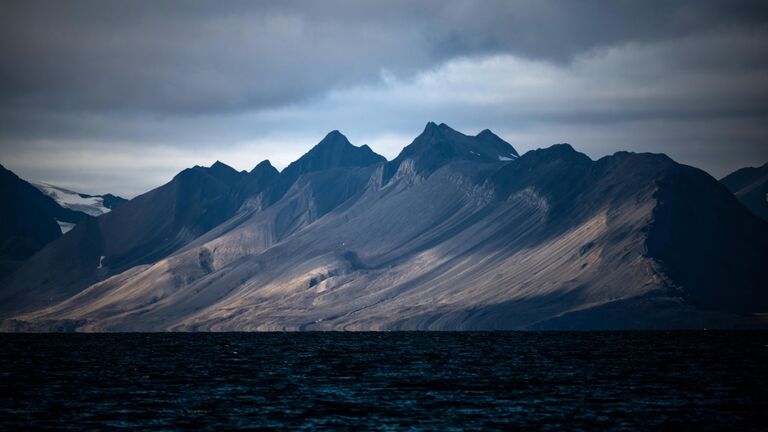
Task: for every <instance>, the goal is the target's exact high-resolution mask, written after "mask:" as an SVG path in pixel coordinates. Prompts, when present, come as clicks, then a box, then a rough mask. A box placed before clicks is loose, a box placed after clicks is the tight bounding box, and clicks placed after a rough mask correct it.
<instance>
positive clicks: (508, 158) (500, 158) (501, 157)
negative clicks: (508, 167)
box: [499, 155, 517, 161]
mask: <svg viewBox="0 0 768 432" xmlns="http://www.w3.org/2000/svg"><path fill="white" fill-rule="evenodd" d="M516 158H517V156H514V155H510V157H507V156H499V160H500V161H511V160H513V159H516Z"/></svg>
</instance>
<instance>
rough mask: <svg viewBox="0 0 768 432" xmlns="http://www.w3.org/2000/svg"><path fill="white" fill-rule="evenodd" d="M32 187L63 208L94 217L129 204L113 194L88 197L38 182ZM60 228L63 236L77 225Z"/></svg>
mask: <svg viewBox="0 0 768 432" xmlns="http://www.w3.org/2000/svg"><path fill="white" fill-rule="evenodd" d="M32 185H33V186H34V187H36V188H37V189H39V190H40V192H42V193H44V194H46V195H48V196H49V197H51V198H53V199H54V201H56V202H57V203H58V204H59V205H60V206H61V207H64V208H68V209H70V210H74V211H79V212H81V213H85V214H87V215H89V216H93V217H96V216H100V215H102V214H104V213H107V212H109V211H110V210H112V209H113V208H116V207H119V206H121V205H123V204H125V203H126V202H128V200H127V199H125V198H121V197H119V196H115V195H112V194H105V195H88V194H83V193H79V192H74V191H71V190H69V189H64V188H62V187H59V186H55V185H52V184H50V183H43V182H38V183H32ZM59 226H60V227H61V232H62V234H66V233H67V232H68V231H69V230H71V229H72V228H74V226H75V225H74V224H72V223H66V222H59Z"/></svg>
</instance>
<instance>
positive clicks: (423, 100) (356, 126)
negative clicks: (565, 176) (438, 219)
mask: <svg viewBox="0 0 768 432" xmlns="http://www.w3.org/2000/svg"><path fill="white" fill-rule="evenodd" d="M766 9H767V8H766V6H765V3H764V2H748V1H744V2H709V1H691V2H658V3H655V2H651V3H650V4H649V3H647V2H642V3H641V2H602V1H593V2H589V1H587V2H567V1H562V2H555V1H541V2H507V1H504V2H492V1H478V2H471V1H434V2H432V1H427V2H418V3H416V2H396V1H395V2H372V1H371V2H334V1H324V2H279V3H278V2H262V3H256V2H242V3H240V2H226V3H223V4H222V3H219V2H183V3H181V2H157V1H153V2H106V1H94V2H86V1H79V2H36V1H25V2H5V3H3V4H2V5H0V53H2V55H0V150H1V151H2V157H1V158H0V159H2V160H0V162H2V163H3V164H5V165H8V166H9V167H10V168H11V169H15V170H16V171H18V172H20V173H21V174H22V175H24V176H26V177H29V178H35V179H41V180H48V181H52V182H58V183H62V184H65V185H66V186H71V187H80V188H81V189H85V190H86V191H90V192H116V193H123V194H126V195H135V194H137V193H140V192H142V191H144V190H146V189H148V188H151V187H154V186H157V185H159V184H160V183H162V182H163V181H165V180H167V179H168V178H170V176H172V175H173V174H174V173H175V172H176V171H178V170H179V169H181V168H183V167H185V166H189V165H194V164H196V163H197V164H202V163H210V162H212V161H213V160H216V159H221V160H223V161H225V162H228V163H230V164H232V165H233V166H236V167H238V168H242V169H248V168H250V166H252V165H255V163H257V162H258V161H259V160H261V159H264V158H270V159H272V160H273V162H274V163H275V164H276V165H282V166H284V165H286V164H287V162H289V161H290V160H292V159H295V158H296V157H298V156H300V155H301V154H302V153H303V152H305V151H306V150H308V148H309V147H310V146H311V145H312V144H314V143H315V142H317V141H318V140H319V139H320V138H321V137H322V136H323V134H324V133H325V132H327V131H328V130H331V129H341V130H342V131H343V132H346V133H347V134H348V136H349V137H350V138H351V139H352V140H353V142H355V143H357V144H362V143H369V144H370V145H371V146H372V147H373V148H374V150H377V151H379V152H380V153H382V154H384V155H385V156H388V157H393V156H394V155H395V154H396V153H397V151H399V149H400V148H402V147H403V146H404V145H406V144H408V142H409V140H410V139H412V138H413V137H414V136H415V135H416V134H417V133H418V132H419V130H420V128H421V127H423V124H424V123H426V121H428V120H436V121H441V122H446V123H448V124H450V125H452V126H454V127H456V128H459V129H464V130H466V131H467V132H473V131H479V130H480V129H484V128H486V127H490V128H491V129H494V130H495V131H497V132H499V133H500V134H501V135H502V136H504V137H506V138H507V139H509V140H510V141H512V143H513V145H515V146H516V147H518V148H519V149H521V150H526V149H530V148H535V147H539V146H546V145H549V144H551V143H554V142H562V141H568V142H571V143H573V144H574V145H575V146H576V147H577V148H578V149H581V150H582V151H586V152H587V153H588V154H590V155H591V156H593V157H599V156H602V155H604V154H609V153H612V152H614V151H617V150H621V149H629V150H635V151H664V152H667V153H669V154H670V155H671V156H673V157H675V158H676V159H678V160H679V161H681V162H684V163H689V164H693V165H697V166H700V167H702V168H704V169H707V170H708V171H710V172H711V173H712V174H713V175H716V176H720V175H723V174H725V173H726V172H728V171H729V170H731V169H735V168H737V167H739V166H741V165H745V164H757V163H761V162H763V161H764V160H765V159H768V150H766V148H767V147H768V143H767V142H766V141H767V140H766V139H767V138H768V128H767V127H766V126H764V125H765V124H768V122H766V120H767V119H766V117H768V113H767V112H766V107H767V105H766V101H767V100H768V79H767V78H766V77H768V43H767V41H768V11H766Z"/></svg>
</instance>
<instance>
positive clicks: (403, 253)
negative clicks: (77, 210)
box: [0, 122, 768, 331]
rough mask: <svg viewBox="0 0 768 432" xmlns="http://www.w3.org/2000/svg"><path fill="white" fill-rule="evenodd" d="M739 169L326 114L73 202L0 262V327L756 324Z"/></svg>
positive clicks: (756, 293)
mask: <svg viewBox="0 0 768 432" xmlns="http://www.w3.org/2000/svg"><path fill="white" fill-rule="evenodd" d="M729 177H730V176H729ZM736 178H737V180H738V181H736V180H733V179H730V180H729V179H728V178H725V179H723V181H722V183H721V182H718V181H717V180H716V179H714V178H712V177H711V176H710V175H708V174H707V173H705V172H703V171H701V170H699V169H696V168H693V167H690V166H686V165H682V164H679V163H676V162H675V161H673V160H672V159H670V158H669V157H667V156H665V155H661V154H647V153H643V154H636V153H628V152H619V153H616V154H613V155H611V156H606V157H603V158H601V159H598V160H592V159H590V158H589V157H588V156H586V155H584V154H582V153H579V152H578V151H576V150H574V149H573V148H572V147H571V146H570V145H568V144H557V145H554V146H551V147H549V148H545V149H538V150H534V151H529V152H527V153H525V154H523V155H520V154H518V152H517V151H516V150H515V149H514V148H513V147H512V146H511V145H510V144H508V143H506V142H505V141H504V140H502V139H501V138H499V137H498V136H496V135H495V134H494V133H493V132H491V131H489V130H484V131H483V132H481V133H479V134H478V135H475V136H470V135H465V134H462V133H460V132H458V131H456V130H453V129H451V128H450V127H448V126H447V125H445V124H439V125H438V124H435V123H431V122H430V123H428V124H427V126H426V127H425V129H424V131H423V132H422V133H421V134H420V135H419V136H418V137H417V138H416V139H414V140H413V142H412V143H411V144H410V145H408V146H407V147H405V148H404V149H403V150H402V152H401V153H400V154H399V155H398V156H397V157H396V158H395V159H393V160H391V161H387V160H386V159H385V158H384V157H382V156H380V155H378V154H376V153H375V152H373V150H371V149H370V148H369V147H368V146H365V145H364V146H360V147H358V146H355V145H353V144H351V143H350V142H349V141H348V140H347V138H346V137H345V136H344V135H342V134H341V133H340V132H338V131H333V132H331V133H329V134H328V135H327V136H326V137H325V138H324V139H323V140H322V141H320V143H318V144H317V145H316V146H315V147H314V148H312V149H311V150H310V151H309V152H308V153H306V154H305V155H303V156H302V157H301V158H299V159H298V160H297V161H295V162H293V163H291V164H290V165H289V166H288V167H286V168H285V169H284V170H282V171H278V170H277V169H275V168H274V167H273V166H272V165H271V164H270V163H269V161H264V162H261V163H260V164H258V165H257V166H256V167H255V168H254V169H253V170H252V171H250V172H246V171H237V170H235V169H233V168H231V167H229V166H227V165H225V164H223V163H221V162H216V163H215V164H213V165H212V166H210V167H200V166H196V167H193V168H189V169H186V170H184V171H182V172H180V173H179V174H178V175H176V176H175V177H174V178H173V179H172V180H171V181H170V182H169V183H167V184H165V185H163V186H161V187H159V188H157V189H154V190H152V191H150V192H147V193H145V194H143V195H140V196H138V197H136V198H134V199H132V200H131V201H129V202H127V203H125V204H124V205H122V206H119V207H117V208H115V209H114V210H113V211H111V212H109V213H106V214H102V215H100V216H98V217H95V218H93V217H88V218H86V219H83V220H81V221H80V222H79V223H78V224H77V225H76V226H75V227H74V229H72V230H71V231H70V232H68V233H66V234H65V235H63V236H61V235H60V236H58V237H57V238H55V239H54V240H52V241H50V242H49V243H47V245H46V246H45V247H43V248H42V249H41V250H40V251H39V252H37V253H36V254H34V255H33V256H32V257H31V258H29V259H28V260H26V261H25V262H24V264H23V265H22V266H21V267H20V268H18V270H16V271H14V272H13V273H12V274H11V275H10V276H9V277H7V278H5V279H4V281H3V282H2V284H1V285H0V317H1V318H3V320H2V328H3V329H4V330H7V331H28V330H33V331H50V330H61V331H241V330H242V331H252V330H502V329H669V328H734V327H737V328H747V327H761V326H764V320H763V315H762V314H764V313H765V312H766V311H768V266H766V265H765V263H767V262H768V223H766V221H765V220H762V219H760V218H759V217H758V216H756V215H755V214H753V213H752V211H754V210H752V211H750V210H749V209H747V207H745V205H744V204H742V203H741V202H740V201H739V199H737V197H739V198H743V197H746V196H750V197H751V196H752V195H749V194H748V193H746V192H745V193H742V194H741V195H740V192H739V191H741V190H747V191H752V190H754V189H755V188H754V187H752V186H751V185H752V184H756V183H759V182H760V181H761V180H760V178H762V179H763V180H762V182H763V184H765V181H764V177H759V176H754V175H752V174H749V175H741V174H740V175H738V176H736ZM729 188H730V189H731V190H729ZM734 189H735V190H734ZM732 190H733V191H734V192H732ZM734 193H735V195H734Z"/></svg>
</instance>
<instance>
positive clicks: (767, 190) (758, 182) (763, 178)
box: [720, 163, 768, 221]
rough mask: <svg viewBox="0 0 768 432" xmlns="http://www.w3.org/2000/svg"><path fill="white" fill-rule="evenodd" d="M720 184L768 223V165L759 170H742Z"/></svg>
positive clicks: (723, 179) (725, 178)
mask: <svg viewBox="0 0 768 432" xmlns="http://www.w3.org/2000/svg"><path fill="white" fill-rule="evenodd" d="M720 182H721V183H722V184H723V185H725V187H727V188H728V190H730V191H731V192H733V194H734V195H736V198H738V199H739V201H740V202H741V203H742V204H744V206H745V207H746V208H748V209H749V210H750V211H752V213H754V214H755V215H757V216H759V217H761V218H762V219H763V220H764V221H768V163H766V164H765V165H763V166H761V167H759V168H752V167H749V168H742V169H740V170H738V171H735V172H733V173H731V174H729V175H727V176H725V177H723V178H722V179H720Z"/></svg>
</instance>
